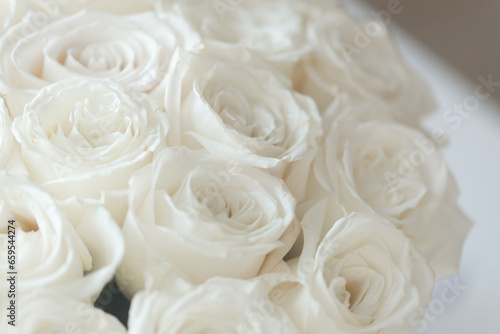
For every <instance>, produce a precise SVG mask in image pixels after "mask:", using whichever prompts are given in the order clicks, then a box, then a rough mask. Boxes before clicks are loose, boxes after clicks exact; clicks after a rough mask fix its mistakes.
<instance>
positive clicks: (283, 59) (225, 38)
mask: <svg viewBox="0 0 500 334" xmlns="http://www.w3.org/2000/svg"><path fill="white" fill-rule="evenodd" d="M158 4H159V9H160V11H163V12H173V13H175V14H177V15H179V16H182V17H184V18H186V20H187V21H188V22H189V23H190V24H191V26H192V27H193V28H194V29H195V30H196V31H197V32H198V33H199V34H200V35H201V37H202V39H203V40H204V41H207V42H222V43H229V44H237V45H241V46H244V47H246V48H248V49H249V50H251V51H253V52H255V53H257V54H258V55H259V56H261V57H263V58H265V59H267V60H269V61H271V62H273V63H274V64H275V65H276V66H278V67H280V68H281V69H283V70H284V71H285V73H287V72H289V71H290V69H291V67H293V65H294V64H295V63H296V62H297V61H298V60H299V59H301V58H302V57H303V56H304V55H305V54H306V52H307V51H308V49H309V46H308V44H307V36H306V31H307V25H308V22H309V15H308V13H309V11H310V7H311V5H310V4H307V3H305V2H302V1H300V0H286V1H283V0H252V1H244V0H236V1H227V2H226V1H221V0H215V1H198V0H174V1H172V0H159V1H158Z"/></svg>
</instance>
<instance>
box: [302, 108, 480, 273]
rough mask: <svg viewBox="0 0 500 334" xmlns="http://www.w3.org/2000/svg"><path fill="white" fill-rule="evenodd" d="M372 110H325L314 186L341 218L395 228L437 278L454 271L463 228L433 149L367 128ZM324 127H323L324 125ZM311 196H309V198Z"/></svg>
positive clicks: (405, 133) (393, 131)
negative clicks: (375, 220) (331, 197)
mask: <svg viewBox="0 0 500 334" xmlns="http://www.w3.org/2000/svg"><path fill="white" fill-rule="evenodd" d="M374 108H377V105H375V104H370V103H365V104H359V103H357V102H353V101H351V100H348V101H347V102H346V103H335V104H334V105H332V108H331V109H330V110H328V111H327V113H326V114H327V115H326V117H325V118H326V119H329V118H330V117H331V118H332V119H333V120H332V122H331V123H326V124H325V126H327V127H329V128H330V132H329V133H328V134H327V135H326V138H325V140H324V143H323V146H322V147H321V148H320V151H319V153H318V155H317V157H316V161H315V166H314V169H315V175H316V178H317V180H318V182H319V184H320V185H321V186H322V187H323V188H325V189H326V190H328V191H332V192H333V193H335V194H337V196H338V198H339V200H340V203H341V205H342V206H343V207H344V208H345V210H346V211H347V212H352V211H369V212H376V213H378V214H380V215H382V216H384V217H385V218H387V219H389V220H390V221H391V222H392V223H393V224H394V225H395V226H396V227H398V228H399V229H401V230H402V231H403V232H404V233H405V234H406V235H407V236H408V237H409V238H410V239H411V241H412V242H413V243H414V245H415V246H416V248H417V249H418V250H419V251H420V252H421V253H422V254H423V255H424V257H425V258H426V259H427V260H428V261H429V262H430V264H431V266H432V268H433V269H434V271H435V272H436V275H437V276H438V277H439V278H442V277H444V276H448V275H452V274H455V273H456V272H457V271H458V263H459V260H460V253H461V249H462V245H463V242H464V239H465V237H466V236H467V233H468V230H469V229H470V226H471V223H470V221H469V219H468V218H467V217H465V216H464V214H463V213H462V212H461V211H460V209H459V208H458V206H457V196H458V190H457V186H456V184H455V181H454V179H453V177H452V176H451V175H450V173H449V171H448V168H447V166H446V163H445V161H444V159H443V156H442V155H441V153H440V152H439V147H438V145H439V141H440V139H441V140H442V138H438V137H436V140H437V141H438V142H437V143H436V142H434V141H433V140H431V139H429V138H427V137H426V136H425V135H424V134H423V133H421V132H419V131H417V130H415V129H413V128H410V127H407V126H404V125H401V124H397V123H394V122H390V121H371V119H372V117H371V116H370V113H380V114H383V113H384V111H381V112H378V111H376V110H373V109H374ZM328 124H330V125H328ZM311 192H314V189H313V190H312V191H311Z"/></svg>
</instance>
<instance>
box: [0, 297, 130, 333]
mask: <svg viewBox="0 0 500 334" xmlns="http://www.w3.org/2000/svg"><path fill="white" fill-rule="evenodd" d="M18 307H19V309H18V314H17V320H16V327H11V326H9V325H7V322H6V321H2V322H1V324H0V330H1V331H2V333H5V334H9V333H10V332H9V330H10V329H19V332H13V334H14V333H16V334H17V333H34V334H35V333H36V334H42V333H43V334H45V333H109V334H126V333H127V330H126V329H125V327H124V326H123V325H122V324H121V323H120V322H119V321H118V319H116V318H115V317H113V316H111V315H109V314H107V313H105V312H104V311H102V310H100V309H98V308H94V307H93V306H92V305H91V304H87V303H84V302H81V301H78V300H75V299H72V298H68V297H66V296H64V295H61V294H58V293H54V292H52V293H46V292H41V291H39V292H34V293H31V294H29V295H27V296H25V297H22V298H21V299H20V300H18Z"/></svg>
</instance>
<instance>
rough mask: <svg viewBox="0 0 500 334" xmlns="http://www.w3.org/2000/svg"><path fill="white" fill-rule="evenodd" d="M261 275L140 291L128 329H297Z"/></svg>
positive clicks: (278, 333)
mask: <svg viewBox="0 0 500 334" xmlns="http://www.w3.org/2000/svg"><path fill="white" fill-rule="evenodd" d="M270 290H271V289H270V288H269V286H267V285H266V284H264V283H262V281H261V280H256V279H254V280H251V281H243V280H237V279H228V278H213V279H211V280H209V281H207V282H206V283H205V284H203V285H200V286H198V287H196V288H193V289H192V290H190V291H189V292H187V293H178V292H177V293H176V292H168V291H143V292H140V293H139V294H137V295H136V296H135V297H134V299H133V300H132V305H131V308H130V318H129V322H128V325H129V333H131V334H155V333H171V334H191V333H219V334H226V333H228V334H229V333H241V334H244V333H254V334H266V333H268V334H298V333H299V332H298V331H297V328H296V327H295V325H294V324H293V322H292V321H291V319H290V318H289V317H288V315H287V314H286V312H285V311H284V310H283V309H282V308H281V307H279V306H278V305H276V304H275V303H273V301H272V300H271V298H272V293H271V291H270Z"/></svg>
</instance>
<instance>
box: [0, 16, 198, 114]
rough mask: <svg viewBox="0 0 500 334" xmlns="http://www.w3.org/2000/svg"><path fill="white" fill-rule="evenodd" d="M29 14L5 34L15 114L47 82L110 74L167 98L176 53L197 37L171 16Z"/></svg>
mask: <svg viewBox="0 0 500 334" xmlns="http://www.w3.org/2000/svg"><path fill="white" fill-rule="evenodd" d="M30 15H31V16H29V15H28V16H27V17H25V18H24V19H23V21H22V22H21V23H20V24H18V25H17V26H15V27H13V28H12V29H10V30H9V31H8V33H6V34H5V35H4V36H3V37H2V38H1V39H0V59H1V62H0V73H1V75H0V92H1V93H2V95H3V97H4V99H5V101H6V104H7V106H8V107H9V109H10V111H11V114H12V116H13V117H15V116H19V115H21V113H22V111H23V108H24V104H26V103H28V102H29V100H30V99H31V98H32V97H33V95H34V94H36V93H37V92H38V91H39V90H40V89H42V88H43V87H45V86H47V85H49V84H51V83H55V82H58V81H61V80H65V79H72V78H87V79H93V78H94V79H95V78H100V79H106V78H111V79H113V80H114V81H116V82H118V83H119V84H120V85H122V86H126V87H129V88H131V89H134V90H137V91H140V92H143V93H148V94H151V95H153V96H156V97H157V98H159V99H162V98H163V93H164V80H163V79H164V77H165V74H166V70H167V67H168V64H169V61H170V57H171V54H172V52H173V51H174V50H175V48H176V47H179V46H180V47H185V48H187V49H190V48H191V47H194V46H195V45H196V44H197V42H198V37H197V35H196V34H194V33H192V32H191V30H190V29H189V26H188V25H187V23H185V22H184V20H182V19H181V18H179V17H174V16H172V15H164V16H162V17H159V16H158V15H156V14H154V13H144V14H138V15H131V16H117V15H112V14H106V13H94V12H80V13H78V14H76V15H73V16H69V17H59V16H55V17H50V18H47V20H48V21H46V22H47V24H46V25H37V24H36V23H37V22H38V21H37V20H36V16H34V15H35V14H30Z"/></svg>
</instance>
